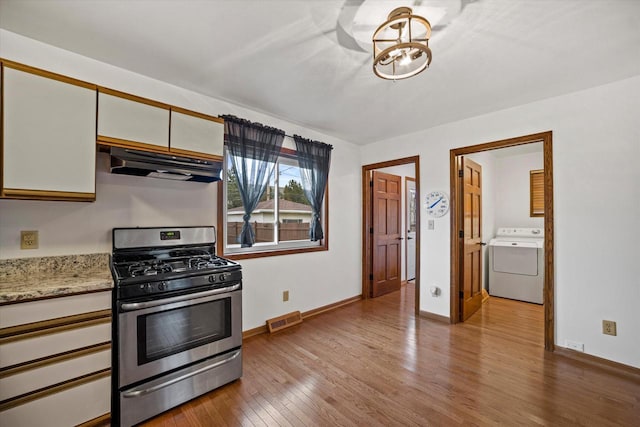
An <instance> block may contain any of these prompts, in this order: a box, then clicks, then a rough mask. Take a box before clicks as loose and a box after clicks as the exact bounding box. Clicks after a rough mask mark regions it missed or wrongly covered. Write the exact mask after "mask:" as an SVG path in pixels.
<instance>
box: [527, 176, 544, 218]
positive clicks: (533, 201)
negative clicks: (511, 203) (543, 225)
mask: <svg viewBox="0 0 640 427" xmlns="http://www.w3.org/2000/svg"><path fill="white" fill-rule="evenodd" d="M529 184H530V188H529V198H530V202H529V205H530V208H529V212H530V216H532V217H536V216H544V169H540V170H533V171H530V172H529Z"/></svg>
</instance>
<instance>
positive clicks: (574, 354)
mask: <svg viewBox="0 0 640 427" xmlns="http://www.w3.org/2000/svg"><path fill="white" fill-rule="evenodd" d="M553 353H554V354H557V355H560V356H563V357H566V358H568V359H572V360H575V361H578V362H582V363H586V364H588V365H590V366H592V367H595V368H601V369H604V370H606V371H608V372H612V373H616V374H620V375H624V376H628V375H633V376H635V377H636V378H638V379H639V380H640V368H636V367H634V366H629V365H625V364H624V363H619V362H614V361H613V360H608V359H603V358H602V357H598V356H594V355H592V354H587V353H582V352H580V351H575V350H571V349H570V348H566V347H560V346H558V345H556V348H555V350H554V352H553Z"/></svg>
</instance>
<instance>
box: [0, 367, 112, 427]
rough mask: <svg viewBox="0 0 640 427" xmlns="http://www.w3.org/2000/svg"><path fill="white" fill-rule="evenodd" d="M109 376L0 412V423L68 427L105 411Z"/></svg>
mask: <svg viewBox="0 0 640 427" xmlns="http://www.w3.org/2000/svg"><path fill="white" fill-rule="evenodd" d="M110 399H111V379H110V377H109V376H107V377H103V378H100V379H98V380H95V381H91V382H88V383H85V384H82V385H79V386H77V387H73V388H69V389H67V390H64V391H61V392H59V393H55V394H51V395H49V396H45V397H43V398H40V399H36V400H33V401H31V402H27V403H25V404H23V405H19V406H15V407H13V408H9V409H7V410H5V411H2V412H0V425H2V426H11V427H33V426H47V427H58V426H60V427H69V426H74V425H78V424H81V423H83V422H86V421H89V420H91V419H93V418H96V417H99V416H100V415H103V414H107V413H109V411H110V408H111V401H110Z"/></svg>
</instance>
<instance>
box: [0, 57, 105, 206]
mask: <svg viewBox="0 0 640 427" xmlns="http://www.w3.org/2000/svg"><path fill="white" fill-rule="evenodd" d="M3 76H4V81H3V91H4V97H3V126H4V140H3V141H4V144H3V153H2V161H3V168H4V170H3V180H2V193H3V196H5V197H25V196H26V197H29V196H33V198H50V199H57V198H59V199H63V200H64V199H81V200H93V199H95V164H96V87H95V86H92V85H90V84H88V83H84V82H76V81H74V80H72V79H69V78H62V77H60V76H56V75H53V74H52V75H49V74H48V73H45V72H42V73H40V74H32V73H31V72H27V71H26V69H25V70H24V71H23V70H19V69H14V68H10V67H8V66H7V65H5V66H4V67H3ZM73 193H75V194H73Z"/></svg>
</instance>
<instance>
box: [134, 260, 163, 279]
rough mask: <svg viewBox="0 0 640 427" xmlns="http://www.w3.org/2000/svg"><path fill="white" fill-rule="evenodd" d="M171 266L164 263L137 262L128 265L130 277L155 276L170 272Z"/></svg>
mask: <svg viewBox="0 0 640 427" xmlns="http://www.w3.org/2000/svg"><path fill="white" fill-rule="evenodd" d="M172 271H173V268H172V267H171V266H170V265H169V264H164V263H145V262H142V263H137V264H132V265H130V266H129V274H130V275H131V277H137V276H155V275H158V274H164V273H170V272H172Z"/></svg>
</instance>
